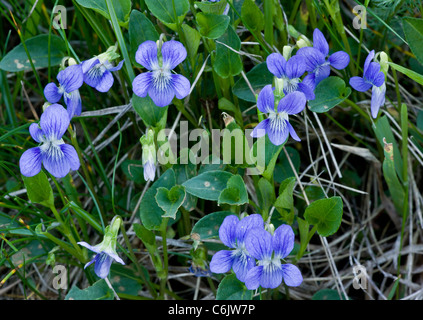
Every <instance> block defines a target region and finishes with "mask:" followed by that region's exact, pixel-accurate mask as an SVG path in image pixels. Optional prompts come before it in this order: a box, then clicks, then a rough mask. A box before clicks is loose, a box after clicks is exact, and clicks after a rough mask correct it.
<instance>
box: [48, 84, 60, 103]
mask: <svg viewBox="0 0 423 320" xmlns="http://www.w3.org/2000/svg"><path fill="white" fill-rule="evenodd" d="M44 96H45V97H46V99H47V101H48V102H50V103H56V102H58V101H59V100H60V98H61V97H62V93H61V92H60V91H59V88H58V87H57V86H56V84H54V83H53V82H50V83H49V84H48V85H46V86H45V88H44Z"/></svg>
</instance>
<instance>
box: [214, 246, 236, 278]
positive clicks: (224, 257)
mask: <svg viewBox="0 0 423 320" xmlns="http://www.w3.org/2000/svg"><path fill="white" fill-rule="evenodd" d="M232 263H233V255H232V251H229V250H220V251H218V252H216V253H215V255H214V256H213V257H212V259H211V261H210V271H211V272H213V273H226V272H228V271H229V270H231V268H232Z"/></svg>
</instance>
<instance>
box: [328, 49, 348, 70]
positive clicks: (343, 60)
mask: <svg viewBox="0 0 423 320" xmlns="http://www.w3.org/2000/svg"><path fill="white" fill-rule="evenodd" d="M328 61H329V62H330V65H331V66H332V67H334V68H335V69H338V70H341V69H344V68H346V67H347V66H348V64H349V63H350V56H349V55H348V53H346V52H344V51H338V52H335V53H333V54H331V55H330V57H329V59H328Z"/></svg>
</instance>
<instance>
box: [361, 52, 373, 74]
mask: <svg viewBox="0 0 423 320" xmlns="http://www.w3.org/2000/svg"><path fill="white" fill-rule="evenodd" d="M374 57H375V51H374V50H372V51H370V52H369V54H368V55H367V58H366V61H364V67H363V74H366V72H367V69H368V67H369V65H370V62H372V60H373V58H374Z"/></svg>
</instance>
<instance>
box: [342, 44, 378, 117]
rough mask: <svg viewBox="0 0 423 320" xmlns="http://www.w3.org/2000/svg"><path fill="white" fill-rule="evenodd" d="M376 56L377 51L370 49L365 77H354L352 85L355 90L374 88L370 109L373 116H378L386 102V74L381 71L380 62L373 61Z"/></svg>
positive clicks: (351, 81) (365, 67)
mask: <svg viewBox="0 0 423 320" xmlns="http://www.w3.org/2000/svg"><path fill="white" fill-rule="evenodd" d="M374 56H375V51H374V50H372V51H370V53H369V55H368V56H367V58H366V61H365V62H364V68H363V77H352V78H351V79H350V85H351V87H353V88H354V89H355V90H357V91H360V92H366V91H367V90H369V89H370V88H372V100H371V103H370V110H371V113H372V117H373V118H376V117H377V114H378V112H379V109H380V107H381V106H382V105H383V104H384V103H385V93H386V85H385V74H384V73H383V71H380V64H379V63H377V62H374V61H372V60H373V58H374Z"/></svg>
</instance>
